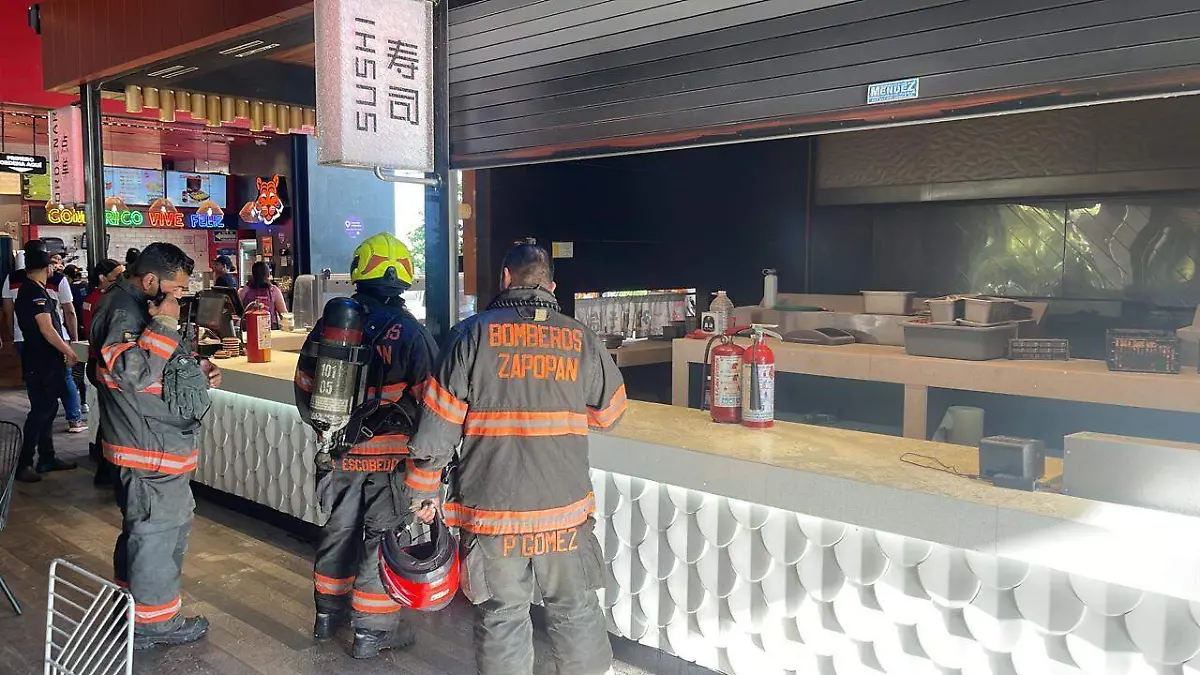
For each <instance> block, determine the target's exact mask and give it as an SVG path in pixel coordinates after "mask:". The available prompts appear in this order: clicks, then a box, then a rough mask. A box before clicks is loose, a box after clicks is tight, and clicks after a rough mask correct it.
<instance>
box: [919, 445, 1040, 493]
mask: <svg viewBox="0 0 1200 675" xmlns="http://www.w3.org/2000/svg"><path fill="white" fill-rule="evenodd" d="M913 458H915V459H924V460H929V461H930V462H934V463H936V464H937V466H932V465H930V464H922V463H921V462H917V461H913ZM900 461H901V462H904V463H905V464H911V465H912V466H915V467H917V468H920V469H928V470H930V471H940V472H942V473H948V474H950V475H951V476H958V477H959V478H967V479H969V480H977V481H979V482H981V483H986V484H988V485H993V486H994V485H996V483H995V480H996V479H995V478H993V477H988V476H981V475H980V474H977V473H964V472H962V471H959V470H958V469H957V468H956V467H953V466H950V465H949V464H946V463H945V462H943V461H942V460H940V459H938V458H937V457H932V456H930V455H922V454H919V453H916V452H906V453H904V454H902V455H900ZM1033 491H1034V492H1053V493H1054V494H1062V476H1055V477H1053V478H1049V479H1046V480H1035V481H1033Z"/></svg>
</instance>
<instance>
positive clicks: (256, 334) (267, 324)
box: [242, 301, 271, 363]
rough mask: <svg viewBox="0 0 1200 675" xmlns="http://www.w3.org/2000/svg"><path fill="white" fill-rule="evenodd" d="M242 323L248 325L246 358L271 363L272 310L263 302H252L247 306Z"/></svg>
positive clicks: (251, 361) (252, 361)
mask: <svg viewBox="0 0 1200 675" xmlns="http://www.w3.org/2000/svg"><path fill="white" fill-rule="evenodd" d="M242 324H243V325H244V326H245V327H246V360H247V361H249V362H250V363H270V362H271V312H269V311H267V308H266V307H265V306H264V305H263V304H262V303H261V302H257V301H256V302H252V303H250V305H249V306H248V307H246V314H245V315H244V318H243V319H242Z"/></svg>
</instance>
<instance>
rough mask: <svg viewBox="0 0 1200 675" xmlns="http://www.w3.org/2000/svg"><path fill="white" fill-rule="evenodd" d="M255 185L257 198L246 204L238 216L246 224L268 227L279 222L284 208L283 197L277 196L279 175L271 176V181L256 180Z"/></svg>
mask: <svg viewBox="0 0 1200 675" xmlns="http://www.w3.org/2000/svg"><path fill="white" fill-rule="evenodd" d="M256 184H257V187H258V196H257V197H256V198H255V199H254V200H253V201H249V202H246V205H245V206H243V207H242V210H241V211H240V212H239V213H238V215H239V216H240V217H241V219H242V220H243V221H245V222H247V223H262V224H263V225H270V224H272V223H274V222H275V221H276V220H279V217H280V216H282V215H283V209H284V207H285V204H284V203H283V196H282V195H280V194H279V174H275V175H274V176H272V177H271V180H263V179H261V178H258V179H257V180H256Z"/></svg>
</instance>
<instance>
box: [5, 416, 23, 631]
mask: <svg viewBox="0 0 1200 675" xmlns="http://www.w3.org/2000/svg"><path fill="white" fill-rule="evenodd" d="M20 458H21V427H19V426H17V425H16V424H13V423H12V422H4V421H0V530H3V529H4V525H5V524H6V523H8V511H9V508H10V507H12V499H13V486H14V485H15V484H16V482H17V462H18V461H19V460H20ZM0 591H3V592H4V597H6V598H8V602H9V604H11V605H12V608H13V611H14V612H16V613H17V615H18V616H20V614H21V605H20V604H19V603H18V602H17V599H16V597H14V596H13V594H12V591H11V590H9V588H8V584H6V583H4V577H3V576H0Z"/></svg>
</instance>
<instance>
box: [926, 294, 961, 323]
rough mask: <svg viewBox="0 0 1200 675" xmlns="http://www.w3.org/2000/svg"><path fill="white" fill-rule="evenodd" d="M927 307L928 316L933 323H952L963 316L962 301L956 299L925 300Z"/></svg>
mask: <svg viewBox="0 0 1200 675" xmlns="http://www.w3.org/2000/svg"><path fill="white" fill-rule="evenodd" d="M925 304H926V305H929V315H930V317H931V318H932V319H933V322H934V323H954V322H955V321H957V320H958V319H960V318H962V315H963V299H962V298H956V297H953V296H951V297H946V298H934V299H932V300H926V301H925Z"/></svg>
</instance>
